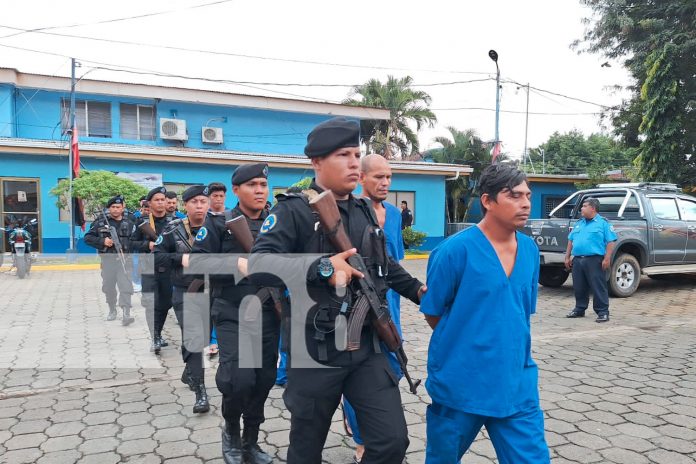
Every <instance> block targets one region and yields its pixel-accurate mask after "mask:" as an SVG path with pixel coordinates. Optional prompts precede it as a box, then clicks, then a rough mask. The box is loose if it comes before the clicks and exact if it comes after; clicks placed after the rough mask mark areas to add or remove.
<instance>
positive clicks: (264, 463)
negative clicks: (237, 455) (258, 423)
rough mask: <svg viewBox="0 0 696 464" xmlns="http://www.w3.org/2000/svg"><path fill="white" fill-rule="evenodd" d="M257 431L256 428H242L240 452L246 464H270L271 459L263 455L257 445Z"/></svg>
mask: <svg viewBox="0 0 696 464" xmlns="http://www.w3.org/2000/svg"><path fill="white" fill-rule="evenodd" d="M258 441H259V429H258V428H256V427H244V436H243V437H242V451H243V453H244V459H246V463H247V464H271V463H272V462H273V458H271V457H270V456H269V455H268V454H266V453H264V452H263V450H262V449H261V448H260V447H259V445H258Z"/></svg>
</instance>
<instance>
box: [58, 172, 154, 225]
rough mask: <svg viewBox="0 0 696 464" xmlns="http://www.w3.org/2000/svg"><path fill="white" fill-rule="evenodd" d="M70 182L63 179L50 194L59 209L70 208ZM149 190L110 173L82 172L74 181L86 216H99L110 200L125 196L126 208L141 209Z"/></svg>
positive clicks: (74, 189)
mask: <svg viewBox="0 0 696 464" xmlns="http://www.w3.org/2000/svg"><path fill="white" fill-rule="evenodd" d="M68 191H69V185H68V180H67V179H63V180H61V181H60V182H58V184H57V185H56V186H55V187H53V188H52V189H51V191H50V192H49V193H50V194H51V195H53V196H54V197H56V206H57V207H58V208H67V207H68ZM147 192H148V190H147V189H146V188H145V187H142V186H140V185H138V184H136V183H135V182H133V181H131V180H129V179H124V178H123V177H118V176H117V175H116V174H114V173H113V172H109V171H87V170H85V169H83V170H82V171H80V177H78V178H76V179H74V180H73V192H72V193H73V197H76V198H81V199H82V200H83V201H84V204H85V216H88V217H89V216H94V215H95V214H99V212H100V211H101V210H102V208H103V207H104V205H105V204H106V202H107V201H108V200H109V198H111V197H113V196H115V195H123V198H124V199H125V200H126V207H128V208H129V209H130V210H134V209H137V208H139V206H140V205H139V204H138V201H139V200H140V197H142V196H143V195H145V194H147Z"/></svg>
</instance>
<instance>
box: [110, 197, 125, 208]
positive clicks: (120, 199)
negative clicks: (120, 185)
mask: <svg viewBox="0 0 696 464" xmlns="http://www.w3.org/2000/svg"><path fill="white" fill-rule="evenodd" d="M124 203H125V200H124V199H123V197H122V196H121V195H116V196H115V197H112V198H109V201H107V202H106V207H107V208H108V207H109V206H111V205H122V204H124Z"/></svg>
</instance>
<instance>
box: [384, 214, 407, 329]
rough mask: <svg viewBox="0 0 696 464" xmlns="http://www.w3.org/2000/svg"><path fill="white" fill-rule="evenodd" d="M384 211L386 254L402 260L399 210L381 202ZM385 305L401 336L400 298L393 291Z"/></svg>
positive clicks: (388, 294) (402, 241)
mask: <svg viewBox="0 0 696 464" xmlns="http://www.w3.org/2000/svg"><path fill="white" fill-rule="evenodd" d="M382 204H383V205H384V208H385V209H386V210H387V211H386V219H385V220H384V236H385V237H386V239H387V254H388V255H389V256H391V257H392V258H394V261H401V260H402V259H404V239H403V237H402V236H401V210H399V208H397V207H396V206H394V205H392V204H391V203H387V202H386V201H385V202H382ZM387 303H388V305H389V312H390V313H391V317H392V320H393V321H394V325H396V329H397V330H398V331H399V335H402V334H401V297H400V296H399V294H398V293H396V292H395V291H394V290H391V289H390V290H389V291H388V292H387Z"/></svg>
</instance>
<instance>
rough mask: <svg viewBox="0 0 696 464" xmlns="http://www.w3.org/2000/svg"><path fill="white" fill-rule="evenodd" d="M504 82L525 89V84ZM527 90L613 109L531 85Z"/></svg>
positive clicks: (506, 80)
mask: <svg viewBox="0 0 696 464" xmlns="http://www.w3.org/2000/svg"><path fill="white" fill-rule="evenodd" d="M504 82H507V83H508V84H515V85H519V86H520V87H527V84H521V83H519V82H517V81H513V80H510V79H505V80H504ZM529 88H530V89H534V90H536V91H538V92H544V93H548V94H550V95H555V96H557V97H561V98H566V99H568V100H574V101H577V102H580V103H586V104H588V105H594V106H599V107H600V108H603V109H611V108H613V107H612V106H608V105H603V104H601V103H595V102H592V101H589V100H583V99H582V98H577V97H571V96H569V95H564V94H562V93H558V92H553V91H551V90H545V89H540V88H539V87H534V86H531V85H530V86H529Z"/></svg>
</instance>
